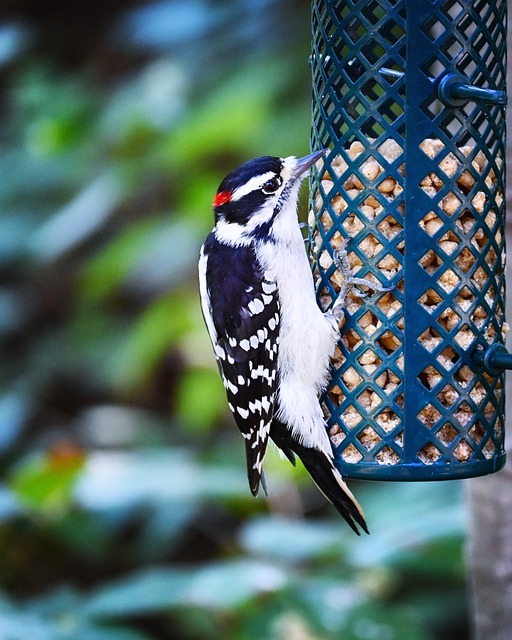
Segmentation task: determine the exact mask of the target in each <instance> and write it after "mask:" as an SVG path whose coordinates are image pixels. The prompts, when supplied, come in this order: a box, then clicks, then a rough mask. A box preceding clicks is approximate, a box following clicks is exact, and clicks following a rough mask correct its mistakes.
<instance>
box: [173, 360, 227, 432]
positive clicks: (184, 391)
mask: <svg viewBox="0 0 512 640" xmlns="http://www.w3.org/2000/svg"><path fill="white" fill-rule="evenodd" d="M177 400H178V407H177V411H178V416H179V418H180V420H181V422H182V423H183V426H184V428H185V429H190V430H191V431H197V432H202V431H208V430H210V429H211V428H212V426H213V425H214V424H215V423H216V422H217V421H218V419H219V417H220V416H221V415H222V414H223V413H224V412H225V410H226V394H225V391H224V386H223V385H222V382H221V379H220V376H219V374H218V372H217V371H212V370H211V369H196V368H194V369H189V370H188V371H186V372H185V374H184V375H183V376H182V378H181V380H180V383H179V386H178V391H177Z"/></svg>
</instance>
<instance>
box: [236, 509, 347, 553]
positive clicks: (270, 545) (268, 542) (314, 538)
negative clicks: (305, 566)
mask: <svg viewBox="0 0 512 640" xmlns="http://www.w3.org/2000/svg"><path fill="white" fill-rule="evenodd" d="M344 534H345V531H344V530H343V529H342V525H341V523H336V522H331V521H329V522H306V521H303V520H302V521H301V520H292V519H288V518H284V517H279V516H271V517H265V518H256V519H254V520H251V521H250V522H248V523H247V524H246V525H245V526H244V527H243V529H242V531H241V533H240V541H241V544H242V546H243V547H244V548H245V549H246V550H247V551H249V552H250V553H253V554H256V555H261V556H267V557H270V558H272V557H274V558H279V559H282V560H289V561H292V562H300V561H303V560H309V559H311V558H316V557H319V556H325V555H327V554H330V553H333V552H335V553H336V552H337V553H339V552H340V551H341V550H342V549H343V548H344V537H345V536H344Z"/></svg>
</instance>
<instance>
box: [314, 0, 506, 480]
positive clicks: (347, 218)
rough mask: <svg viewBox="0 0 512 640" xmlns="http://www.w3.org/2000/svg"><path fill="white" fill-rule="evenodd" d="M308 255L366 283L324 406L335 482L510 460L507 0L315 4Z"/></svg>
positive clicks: (417, 476) (490, 467) (415, 475)
mask: <svg viewBox="0 0 512 640" xmlns="http://www.w3.org/2000/svg"><path fill="white" fill-rule="evenodd" d="M312 20H313V46H312V70H313V125H312V148H313V149H321V148H325V147H328V148H329V149H330V150H331V151H330V153H329V154H328V155H327V156H326V157H325V159H324V161H323V162H324V165H323V167H322V168H321V169H319V170H315V172H314V175H313V176H312V179H311V182H312V184H311V186H312V189H311V194H312V196H311V205H312V215H313V219H312V220H310V242H311V252H312V259H313V269H314V273H315V278H316V284H317V291H318V296H319V299H320V301H321V303H322V305H323V306H324V307H327V306H328V305H329V304H330V303H331V302H332V300H333V299H334V298H335V296H336V292H337V290H338V289H339V285H340V278H341V275H340V273H339V272H338V271H337V270H336V268H335V266H334V264H333V260H332V255H333V249H336V248H339V247H340V245H341V243H342V241H343V239H344V238H347V237H350V238H351V239H350V241H349V244H348V251H349V259H350V263H351V265H352V267H353V271H354V273H357V275H358V276H361V277H366V278H369V279H370V280H372V279H373V280H374V281H375V282H379V283H381V284H382V285H384V286H390V285H394V286H395V288H394V289H393V290H392V291H389V292H384V293H375V294H371V295H370V296H369V297H368V298H358V297H356V296H352V297H349V299H348V301H347V315H346V322H345V325H344V327H343V330H342V334H343V335H342V338H341V341H340V343H339V345H338V348H337V351H336V354H335V358H334V365H333V377H332V380H331V382H330V385H329V388H328V390H327V391H326V393H325V394H324V395H323V397H322V406H323V408H324V412H325V414H326V416H327V419H328V426H329V433H330V436H331V439H332V442H333V444H334V446H335V448H336V461H337V465H338V467H339V469H340V471H341V472H342V473H343V474H344V475H346V476H348V477H351V478H366V479H371V480H378V479H383V480H405V479H407V480H440V479H448V478H464V477H472V476H479V475H483V474H487V473H492V472H494V471H497V470H498V469H500V468H501V467H502V466H503V464H504V462H505V452H504V374H503V369H504V368H511V366H512V363H511V359H512V357H511V356H509V354H508V353H506V351H505V350H504V347H503V332H504V306H505V301H504V294H505V268H504V267H505V264H504V263H505V230H504V215H505V210H504V207H505V203H504V195H505V164H504V158H505V111H504V106H505V104H506V95H505V93H504V90H505V71H506V69H505V54H506V0H494V1H491V0H480V1H479V0H360V1H357V0H343V1H339V0H331V1H329V0H314V1H313V8H312Z"/></svg>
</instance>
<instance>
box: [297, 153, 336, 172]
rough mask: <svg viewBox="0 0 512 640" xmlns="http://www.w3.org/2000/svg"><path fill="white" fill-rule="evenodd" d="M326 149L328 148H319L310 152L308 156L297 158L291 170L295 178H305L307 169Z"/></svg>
mask: <svg viewBox="0 0 512 640" xmlns="http://www.w3.org/2000/svg"><path fill="white" fill-rule="evenodd" d="M328 151H329V149H321V150H320V151H315V152H314V153H310V154H309V155H308V156H304V157H303V158H299V159H298V160H297V163H296V165H295V169H294V171H293V174H294V176H295V179H299V178H305V177H306V176H307V175H308V169H309V168H310V167H311V166H312V165H314V164H315V162H318V160H320V158H322V157H323V156H324V155H325V154H326V153H327V152H328Z"/></svg>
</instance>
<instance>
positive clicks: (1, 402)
mask: <svg viewBox="0 0 512 640" xmlns="http://www.w3.org/2000/svg"><path fill="white" fill-rule="evenodd" d="M31 413H32V402H31V401H30V399H29V397H28V396H27V395H25V394H24V393H22V392H21V391H14V390H12V391H7V392H6V393H3V394H2V395H0V452H3V451H5V450H7V449H9V447H11V446H12V445H13V443H14V442H15V441H16V439H17V438H18V437H19V436H20V434H21V432H22V429H23V426H24V424H25V422H26V420H27V419H28V417H29V416H30V414H31Z"/></svg>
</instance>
